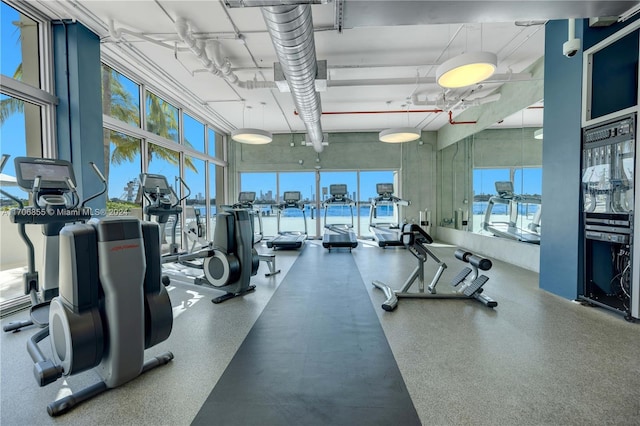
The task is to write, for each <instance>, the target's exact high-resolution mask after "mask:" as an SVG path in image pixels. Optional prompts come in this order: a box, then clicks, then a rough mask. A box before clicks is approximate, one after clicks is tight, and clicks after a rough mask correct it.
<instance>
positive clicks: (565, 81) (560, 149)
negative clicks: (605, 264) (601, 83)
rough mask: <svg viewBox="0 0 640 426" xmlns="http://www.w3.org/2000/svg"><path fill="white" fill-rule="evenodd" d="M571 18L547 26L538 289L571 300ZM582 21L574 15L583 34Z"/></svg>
mask: <svg viewBox="0 0 640 426" xmlns="http://www.w3.org/2000/svg"><path fill="white" fill-rule="evenodd" d="M567 25H568V22H567V21H566V20H562V21H550V22H548V23H547V25H546V28H545V64H544V142H543V148H542V171H543V172H542V194H543V198H542V200H543V204H542V207H543V223H544V225H543V228H544V230H543V234H542V240H541V244H540V288H542V289H544V290H547V291H550V292H552V293H555V294H557V295H559V296H562V297H565V298H567V299H575V298H577V296H578V285H579V283H581V282H582V275H583V268H582V257H583V256H582V250H583V242H582V226H581V223H582V219H581V213H580V210H581V209H580V191H581V189H580V174H581V169H580V167H581V166H580V161H581V120H580V113H581V107H582V51H580V52H578V53H577V54H576V55H575V56H574V57H572V58H566V57H565V56H564V55H563V54H562V44H563V43H564V42H565V41H566V40H567V31H568V28H567ZM582 35H583V21H582V20H579V19H578V20H576V37H577V38H582Z"/></svg>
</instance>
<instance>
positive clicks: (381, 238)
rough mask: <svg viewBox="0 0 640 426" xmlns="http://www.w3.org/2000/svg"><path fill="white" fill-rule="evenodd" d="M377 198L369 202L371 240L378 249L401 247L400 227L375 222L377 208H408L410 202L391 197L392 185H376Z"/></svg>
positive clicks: (393, 224)
mask: <svg viewBox="0 0 640 426" xmlns="http://www.w3.org/2000/svg"><path fill="white" fill-rule="evenodd" d="M376 192H377V193H378V196H377V197H376V198H374V199H373V200H371V209H370V210H369V230H371V232H373V239H374V240H376V241H377V242H378V246H379V247H382V248H384V247H387V246H402V247H404V243H403V242H402V227H401V226H400V225H399V224H397V223H390V222H377V221H376V218H377V217H378V208H382V207H387V208H389V207H390V206H391V207H395V206H398V207H400V206H408V205H409V204H411V202H410V201H407V200H403V199H401V198H398V197H396V196H394V195H393V184H392V183H378V184H376Z"/></svg>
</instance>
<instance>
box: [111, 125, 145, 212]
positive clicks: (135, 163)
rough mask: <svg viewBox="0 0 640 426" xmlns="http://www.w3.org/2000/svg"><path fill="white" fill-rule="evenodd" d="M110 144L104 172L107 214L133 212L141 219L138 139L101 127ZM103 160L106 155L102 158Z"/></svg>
mask: <svg viewBox="0 0 640 426" xmlns="http://www.w3.org/2000/svg"><path fill="white" fill-rule="evenodd" d="M104 137H105V143H106V144H108V146H109V158H108V161H106V164H105V168H104V175H105V177H106V178H107V182H108V190H107V200H108V201H107V214H108V215H115V216H119V215H133V216H135V217H137V218H138V219H142V194H141V193H140V191H139V189H140V171H141V166H142V156H141V151H140V142H141V141H140V139H137V138H134V137H131V136H127V135H125V134H123V133H118V132H114V131H112V130H108V129H104ZM105 160H106V159H105Z"/></svg>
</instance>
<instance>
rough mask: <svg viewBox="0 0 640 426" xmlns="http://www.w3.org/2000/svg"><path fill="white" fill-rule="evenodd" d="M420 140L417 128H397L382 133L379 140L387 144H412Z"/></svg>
mask: <svg viewBox="0 0 640 426" xmlns="http://www.w3.org/2000/svg"><path fill="white" fill-rule="evenodd" d="M419 138H420V130H419V129H416V128H415V127H396V128H393V129H386V130H383V131H381V132H380V134H379V135H378V139H380V141H381V142H387V143H403V142H411V141H415V140H416V139H419Z"/></svg>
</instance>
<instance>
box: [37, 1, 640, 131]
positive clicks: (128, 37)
mask: <svg viewBox="0 0 640 426" xmlns="http://www.w3.org/2000/svg"><path fill="white" fill-rule="evenodd" d="M252 1H253V2H258V3H260V2H261V0H244V1H243V0H236V1H235V2H234V1H233V0H228V3H230V4H232V5H234V3H235V5H239V4H249V3H251V2H252ZM286 2H287V1H286V0H284V1H282V2H277V1H276V3H286ZM290 2H291V1H290ZM311 2H313V1H311ZM262 3H263V4H264V2H262ZM32 4H34V5H35V6H36V7H37V8H38V9H41V10H42V11H43V12H44V13H46V14H47V15H49V16H50V17H52V18H54V19H56V18H65V19H66V18H73V19H77V20H78V21H80V22H81V23H83V24H84V25H86V26H87V27H88V28H90V29H91V30H93V31H94V32H96V33H97V34H98V35H99V36H100V38H101V43H102V49H103V53H104V55H105V56H106V57H107V61H108V62H109V63H110V64H111V65H114V66H115V67H116V68H117V69H119V70H128V71H129V72H131V73H132V74H135V75H138V76H140V77H142V78H144V79H145V80H147V81H148V82H150V85H151V86H154V85H155V86H156V89H158V90H161V91H162V92H163V93H165V94H168V96H172V95H173V96H175V98H178V97H180V98H181V99H182V102H181V103H182V104H184V105H185V106H186V107H187V108H189V109H191V110H194V111H196V113H197V114H198V115H200V116H202V117H203V118H205V119H207V120H209V121H213V122H214V124H216V125H217V126H218V127H220V128H221V129H222V130H224V131H227V132H229V131H231V130H233V129H234V128H239V127H259V128H264V129H266V130H269V131H271V132H274V133H281V132H287V133H288V132H304V131H305V126H304V123H303V122H302V121H301V119H300V117H299V116H297V115H296V114H294V112H295V106H294V103H293V100H292V96H291V93H288V92H281V91H280V90H278V89H277V88H254V89H247V88H241V87H239V86H238V85H235V84H232V83H230V82H228V81H227V80H225V79H223V78H222V77H220V76H216V75H214V74H212V73H211V72H208V71H206V70H205V66H204V64H203V61H202V60H201V59H198V58H197V57H196V56H195V55H194V54H193V52H192V51H191V50H190V49H189V48H187V45H186V44H185V43H184V42H183V41H182V40H181V37H179V35H178V31H177V29H176V21H179V20H180V18H182V19H184V20H186V22H187V24H188V26H189V29H190V33H189V35H190V36H191V37H192V38H194V39H198V40H203V41H205V40H218V41H219V42H220V44H219V49H220V53H221V55H222V57H225V58H228V61H229V63H230V65H231V70H232V71H233V72H234V73H235V74H236V75H237V77H238V78H239V80H241V81H244V82H248V83H246V84H244V85H245V86H246V85H251V84H253V83H252V82H253V81H257V82H263V81H270V82H272V81H274V66H273V65H274V63H275V62H277V61H278V60H277V57H276V53H275V50H274V47H273V44H272V41H271V38H270V35H269V34H268V32H267V30H266V25H265V22H264V19H263V17H262V14H261V10H260V8H258V7H229V6H228V5H227V4H225V2H223V1H219V0H210V1H204V0H202V1H165V0H146V1H126V2H125V1H95V0H91V1H88V0H87V1H85V0H82V1H78V0H69V1H60V0H58V1H47V0H38V1H35V2H32ZM637 4H638V2H628V1H591V2H589V1H537V2H530V1H490V2H483V1H432V0H431V1H430V0H421V1H408V2H406V1H388V0H379V1H375V0H370V1H362V0H335V1H333V2H329V3H325V4H313V5H312V6H311V7H312V15H313V26H314V36H315V48H316V56H317V59H318V60H319V61H326V64H327V80H328V81H327V86H328V87H326V88H325V89H324V91H321V92H320V97H321V103H322V111H323V112H324V114H323V115H322V129H323V131H324V132H340V131H378V130H381V129H383V128H387V127H398V126H403V127H405V126H415V127H419V128H422V129H423V130H437V129H439V128H440V127H441V126H443V125H448V124H447V123H448V119H449V118H448V114H447V112H448V111H449V110H453V114H454V117H455V115H456V114H457V113H459V112H460V111H462V108H464V106H465V105H468V104H473V103H478V102H479V101H480V100H481V99H482V101H480V102H484V101H490V100H491V98H489V99H483V98H485V97H487V96H488V95H490V94H491V93H492V92H494V91H495V90H496V89H497V88H498V87H499V86H500V85H501V84H503V83H504V81H505V80H509V79H510V80H522V82H519V83H517V84H527V83H526V81H527V80H528V79H530V78H529V77H528V76H527V75H524V74H523V72H524V70H525V69H526V68H527V67H528V66H530V65H531V64H533V63H534V62H535V61H536V60H538V59H539V58H540V57H541V56H543V54H544V25H543V23H544V22H545V20H547V19H559V18H568V17H589V16H602V15H603V14H605V15H616V16H617V15H620V14H621V13H622V12H625V11H627V10H629V9H630V8H631V7H633V6H636V5H637ZM516 21H520V22H516ZM110 26H111V28H110ZM561 48H562V46H560V45H559V46H558V49H561ZM479 50H485V51H490V52H494V53H496V54H497V56H498V69H497V71H496V72H497V76H496V77H493V78H492V79H490V80H489V81H486V82H484V83H482V84H481V85H478V86H476V87H471V88H467V89H458V90H450V91H446V92H445V91H444V90H443V89H442V88H440V87H439V86H438V85H437V84H436V83H435V71H436V68H437V65H438V64H440V63H442V62H443V61H445V60H446V59H448V58H450V57H452V56H455V55H458V54H461V53H463V52H466V51H479ZM437 108H440V109H443V110H445V112H442V113H434V112H405V111H407V110H408V111H414V110H429V109H437ZM365 112H377V113H365ZM327 113H336V114H327ZM343 113H344V114H343ZM509 120H511V121H513V120H515V121H518V120H519V125H523V124H524V125H529V126H539V125H540V124H541V122H542V113H541V109H540V108H536V109H532V110H531V111H530V112H528V113H526V114H521V115H520V116H519V117H516V118H510V119H509ZM509 120H505V121H509ZM511 121H509V122H511ZM505 125H506V124H505Z"/></svg>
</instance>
